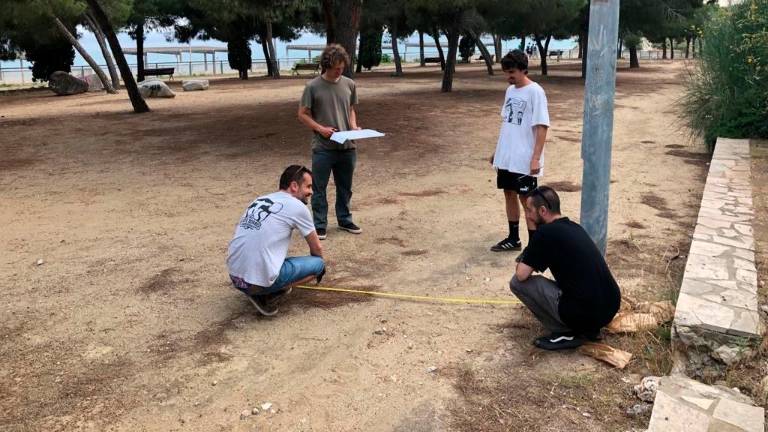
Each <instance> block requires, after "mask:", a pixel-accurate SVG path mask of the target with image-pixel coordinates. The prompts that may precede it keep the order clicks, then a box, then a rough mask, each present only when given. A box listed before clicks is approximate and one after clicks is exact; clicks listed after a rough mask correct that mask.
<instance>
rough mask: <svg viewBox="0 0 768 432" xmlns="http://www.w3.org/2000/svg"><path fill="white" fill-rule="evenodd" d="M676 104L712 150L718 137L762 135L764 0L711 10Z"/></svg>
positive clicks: (767, 29) (767, 98)
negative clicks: (695, 59) (696, 59)
mask: <svg viewBox="0 0 768 432" xmlns="http://www.w3.org/2000/svg"><path fill="white" fill-rule="evenodd" d="M702 33H703V34H702V35H701V36H702V37H703V41H704V46H703V48H702V51H701V53H700V62H699V63H698V64H697V65H696V67H695V68H694V69H693V70H692V71H691V72H690V75H689V79H688V80H687V84H686V86H687V90H686V94H685V96H684V97H683V100H682V101H681V106H682V109H683V113H684V116H685V121H686V122H687V123H688V126H690V128H691V129H692V130H693V132H694V133H695V134H696V135H699V136H703V137H704V140H705V142H706V143H707V145H708V146H709V147H710V149H711V148H713V146H714V143H715V140H716V139H717V137H718V136H721V137H726V138H766V137H768V0H746V1H745V2H743V3H740V4H738V5H735V6H731V7H729V8H725V9H719V10H715V11H714V13H713V15H712V17H711V19H710V20H709V21H708V22H707V23H706V24H705V25H704V29H703V32H702Z"/></svg>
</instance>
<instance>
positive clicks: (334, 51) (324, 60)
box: [320, 44, 352, 72]
mask: <svg viewBox="0 0 768 432" xmlns="http://www.w3.org/2000/svg"><path fill="white" fill-rule="evenodd" d="M338 62H344V66H349V65H350V64H352V63H351V62H350V60H349V54H347V50H345V49H344V47H343V46H341V45H339V44H329V45H328V46H327V47H325V49H324V50H323V53H322V54H320V67H321V68H322V69H323V72H325V71H326V69H330V68H332V67H334V66H336V63H338Z"/></svg>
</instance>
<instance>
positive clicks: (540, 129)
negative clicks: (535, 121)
mask: <svg viewBox="0 0 768 432" xmlns="http://www.w3.org/2000/svg"><path fill="white" fill-rule="evenodd" d="M547 129H549V126H546V125H536V126H534V127H533V136H534V139H535V140H536V144H535V145H534V147H533V157H531V175H534V174H538V173H539V172H540V171H541V154H542V153H543V152H544V141H546V140H547Z"/></svg>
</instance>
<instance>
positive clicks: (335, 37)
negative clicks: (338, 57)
mask: <svg viewBox="0 0 768 432" xmlns="http://www.w3.org/2000/svg"><path fill="white" fill-rule="evenodd" d="M322 8H323V14H324V15H325V25H326V28H325V31H326V37H327V41H328V43H329V44H330V43H337V44H339V45H341V46H342V47H344V49H345V50H346V51H347V54H349V59H350V64H348V65H347V67H346V68H344V75H346V76H347V77H350V78H352V77H353V76H354V75H355V62H356V54H357V33H358V30H360V15H361V13H362V10H363V0H323V3H322ZM335 12H338V13H335Z"/></svg>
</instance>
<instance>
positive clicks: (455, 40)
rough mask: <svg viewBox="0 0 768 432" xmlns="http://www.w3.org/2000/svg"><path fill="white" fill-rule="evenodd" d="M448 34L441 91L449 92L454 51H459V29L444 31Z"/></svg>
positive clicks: (453, 65)
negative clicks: (446, 55)
mask: <svg viewBox="0 0 768 432" xmlns="http://www.w3.org/2000/svg"><path fill="white" fill-rule="evenodd" d="M446 35H447V36H448V59H447V61H446V64H445V70H444V71H443V87H442V89H441V90H442V91H443V92H450V91H451V90H452V89H453V73H454V72H455V71H456V53H457V52H458V51H459V31H458V30H451V31H448V32H446Z"/></svg>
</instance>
